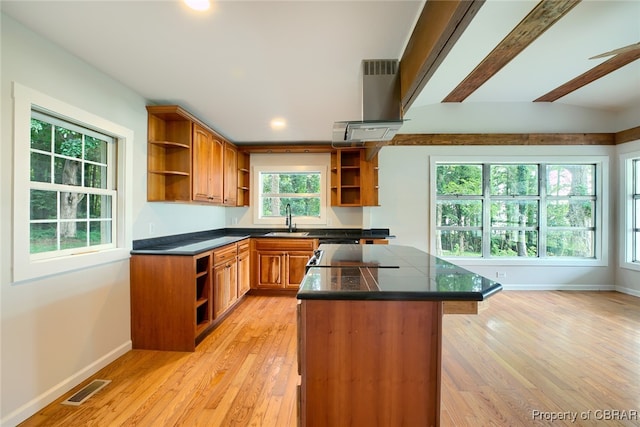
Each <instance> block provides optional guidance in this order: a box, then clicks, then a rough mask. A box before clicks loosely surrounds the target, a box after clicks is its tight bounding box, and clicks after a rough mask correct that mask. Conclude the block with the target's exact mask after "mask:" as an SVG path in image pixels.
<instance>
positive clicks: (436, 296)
mask: <svg viewBox="0 0 640 427" xmlns="http://www.w3.org/2000/svg"><path fill="white" fill-rule="evenodd" d="M500 290H502V285H500V284H496V285H495V286H492V287H490V288H488V289H486V290H484V291H482V292H469V291H460V292H456V291H442V292H439V291H433V292H429V291H424V292H418V291H415V292H410V291H406V292H402V291H305V290H301V291H299V292H298V294H297V295H296V298H297V299H299V300H341V301H484V300H486V299H487V298H489V297H490V296H492V295H493V294H495V293H497V292H499V291H500Z"/></svg>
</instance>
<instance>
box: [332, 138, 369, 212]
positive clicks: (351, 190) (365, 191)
mask: <svg viewBox="0 0 640 427" xmlns="http://www.w3.org/2000/svg"><path fill="white" fill-rule="evenodd" d="M331 205H332V206H377V205H378V155H377V154H376V155H375V156H374V158H373V159H372V160H370V161H367V160H366V157H365V150H362V149H357V148H356V149H350V148H349V149H338V150H336V151H334V152H332V153H331Z"/></svg>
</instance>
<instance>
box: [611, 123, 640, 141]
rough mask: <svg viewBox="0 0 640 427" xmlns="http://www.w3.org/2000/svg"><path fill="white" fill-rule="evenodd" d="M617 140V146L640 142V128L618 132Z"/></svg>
mask: <svg viewBox="0 0 640 427" xmlns="http://www.w3.org/2000/svg"><path fill="white" fill-rule="evenodd" d="M615 140H616V144H624V143H625V142H631V141H636V140H640V126H636V127H634V128H631V129H627V130H623V131H620V132H617V133H616V134H615Z"/></svg>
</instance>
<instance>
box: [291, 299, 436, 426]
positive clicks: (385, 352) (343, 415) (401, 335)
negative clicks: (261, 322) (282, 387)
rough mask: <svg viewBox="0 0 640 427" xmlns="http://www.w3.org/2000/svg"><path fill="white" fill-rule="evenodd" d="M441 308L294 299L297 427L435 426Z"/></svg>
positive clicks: (406, 303) (428, 304)
mask: <svg viewBox="0 0 640 427" xmlns="http://www.w3.org/2000/svg"><path fill="white" fill-rule="evenodd" d="M441 331H442V303H441V302H439V301H366V300H346V301H345V300H301V302H300V303H299V304H298V334H299V335H298V373H299V374H300V375H301V378H300V388H299V389H298V408H299V412H298V414H299V421H300V424H299V425H301V426H305V427H314V426H318V427H319V426H347V425H349V426H438V425H439V424H440V366H441V342H442V338H441Z"/></svg>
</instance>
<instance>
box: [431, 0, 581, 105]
mask: <svg viewBox="0 0 640 427" xmlns="http://www.w3.org/2000/svg"><path fill="white" fill-rule="evenodd" d="M579 2H580V0H542V1H541V2H540V3H538V4H537V5H536V7H534V8H533V9H532V10H531V12H529V14H528V15H527V16H526V17H525V18H524V19H523V20H522V21H520V23H519V24H518V25H517V26H516V27H515V28H514V29H513V30H512V31H511V32H510V33H509V34H508V35H507V36H506V37H505V38H504V39H503V40H502V41H501V42H500V43H499V44H498V45H497V46H496V47H495V48H494V49H493V50H492V51H491V53H489V55H487V57H486V58H484V59H483V60H482V62H481V63H480V64H478V66H477V67H476V68H475V69H474V70H473V71H472V72H471V73H470V74H469V75H468V76H467V77H465V79H464V80H463V81H462V82H461V83H460V84H459V85H458V86H457V87H456V88H455V89H453V91H451V93H449V95H447V96H446V97H445V98H444V99H443V101H442V102H462V101H464V100H465V99H466V98H467V97H468V96H469V95H471V94H472V93H473V92H475V91H476V90H477V89H478V88H479V87H480V86H482V85H483V84H484V83H485V82H486V81H487V80H489V79H490V78H491V77H493V75H494V74H496V73H497V72H498V71H500V70H501V69H502V67H504V66H505V65H507V64H508V63H509V62H510V61H511V60H512V59H513V58H515V57H516V56H517V55H518V54H519V53H520V52H522V51H523V50H524V49H525V48H526V47H527V46H529V45H530V44H531V43H532V42H533V41H534V40H535V39H537V38H538V37H539V36H540V35H542V34H543V33H544V32H545V31H546V30H548V29H549V28H550V27H551V26H552V25H553V24H555V23H556V22H557V21H558V20H559V19H560V18H562V17H563V16H564V15H565V14H566V13H567V12H569V11H570V10H571V9H572V8H573V7H575V6H576V5H577V4H578V3H579ZM445 3H446V2H445Z"/></svg>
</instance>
